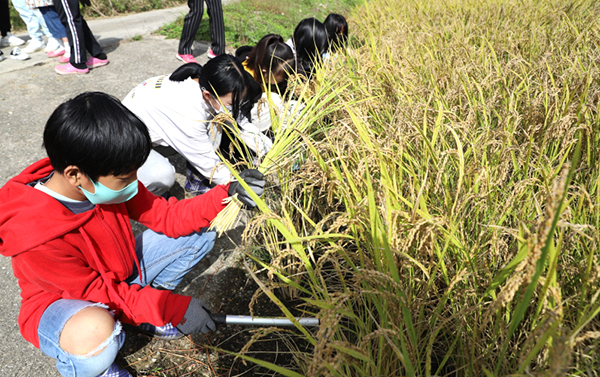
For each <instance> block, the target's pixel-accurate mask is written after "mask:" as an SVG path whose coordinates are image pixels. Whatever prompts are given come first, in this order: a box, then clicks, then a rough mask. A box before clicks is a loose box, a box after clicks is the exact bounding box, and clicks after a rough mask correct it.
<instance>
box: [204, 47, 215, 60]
mask: <svg viewBox="0 0 600 377" xmlns="http://www.w3.org/2000/svg"><path fill="white" fill-rule="evenodd" d="M206 56H207V57H208V58H209V59H213V58H216V57H217V54H215V53H214V52H213V50H212V48H209V49H208V51H206Z"/></svg>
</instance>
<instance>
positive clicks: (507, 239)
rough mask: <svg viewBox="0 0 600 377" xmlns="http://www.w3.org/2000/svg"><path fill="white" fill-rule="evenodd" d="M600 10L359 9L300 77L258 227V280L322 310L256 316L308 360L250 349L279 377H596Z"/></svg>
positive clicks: (417, 5) (398, 2)
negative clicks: (282, 324)
mask: <svg viewBox="0 0 600 377" xmlns="http://www.w3.org/2000/svg"><path fill="white" fill-rule="evenodd" d="M599 18H600V3H598V2H597V1H593V0H560V1H559V0H495V1H492V0H445V1H442V0H371V1H369V2H367V3H365V4H364V5H363V6H361V7H359V8H357V9H355V10H354V12H353V13H352V14H351V15H350V16H349V17H348V20H349V23H350V35H351V40H350V45H349V47H348V50H347V51H346V52H344V53H339V54H337V55H335V56H332V57H331V58H329V59H328V60H326V62H325V63H324V64H323V66H322V67H320V68H319V69H318V71H317V73H316V75H315V77H314V79H313V80H312V81H311V82H310V84H309V85H303V84H297V87H296V88H295V90H296V95H297V97H298V98H299V99H301V100H302V101H303V102H304V103H305V104H306V106H305V107H304V108H303V109H301V110H297V111H296V114H295V115H294V116H292V117H291V118H289V119H287V120H285V125H286V127H285V128H284V127H283V126H284V121H282V122H281V123H280V125H279V127H280V130H279V131H278V136H277V137H278V141H277V142H276V143H275V147H274V150H273V151H272V152H271V153H270V154H269V155H268V156H267V159H266V160H265V161H263V164H262V165H261V168H262V169H263V171H265V172H267V173H270V174H269V177H270V179H271V182H272V186H271V188H270V189H269V190H268V191H267V193H266V195H265V198H264V199H265V200H264V201H259V204H260V206H259V207H260V214H258V215H257V216H255V218H254V220H253V221H252V223H251V224H249V226H248V227H247V229H246V233H245V236H246V239H247V243H248V246H249V247H251V248H252V252H251V253H249V255H250V256H251V257H252V258H254V260H255V263H256V265H257V266H258V268H262V269H264V270H266V271H267V272H268V276H269V279H268V281H267V282H266V283H265V282H261V283H260V285H261V290H260V292H258V294H264V295H267V296H268V297H270V298H271V300H273V301H274V302H275V303H276V304H277V305H279V307H280V309H281V311H282V313H284V314H288V315H290V316H291V314H290V311H291V309H292V308H288V307H286V304H285V301H286V300H301V301H302V302H303V304H302V305H300V306H299V307H295V308H293V309H294V310H298V309H300V310H303V311H304V313H305V314H304V315H306V316H317V317H319V318H320V320H321V326H320V327H319V328H318V329H311V328H302V327H301V326H300V325H298V326H297V329H296V331H295V334H296V336H295V339H296V340H295V341H290V340H289V339H290V338H289V336H288V335H287V334H289V330H275V329H263V330H258V331H257V333H256V334H255V340H256V341H258V340H259V339H260V337H261V336H263V335H264V336H266V335H267V334H269V335H272V334H273V332H274V331H280V333H281V337H282V339H287V340H286V343H287V344H288V346H289V348H290V349H291V350H292V351H293V364H294V367H287V368H284V367H282V366H278V365H275V364H269V363H268V362H266V361H261V360H258V359H256V358H253V357H250V356H247V355H246V356H244V355H243V353H242V356H241V357H242V358H246V359H247V360H249V361H252V362H255V363H258V364H261V365H262V366H264V367H267V368H270V369H271V370H272V371H273V373H275V374H278V375H285V376H507V375H510V376H558V375H560V376H563V375H567V376H598V375H599V374H600V357H599V355H598V352H599V338H600V322H599V320H598V313H599V312H600V299H599V296H600V289H599V287H600V283H599V278H600V265H599V263H598V262H599V261H598V259H599V241H600V234H599V228H600V196H599V195H598V190H599V189H600V174H599V172H600V165H599V157H600V113H599V110H598V103H599V99H600V85H599V82H600V69H599V64H600V51H599V47H600V19H599ZM291 85H293V83H292V84H291ZM272 115H273V114H272ZM274 115H276V117H277V115H279V114H274ZM283 118H284V117H282V116H279V119H283ZM298 342H300V343H302V344H304V345H308V347H305V346H303V347H296V346H295V344H296V343H298Z"/></svg>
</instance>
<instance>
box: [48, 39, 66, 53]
mask: <svg viewBox="0 0 600 377" xmlns="http://www.w3.org/2000/svg"><path fill="white" fill-rule="evenodd" d="M59 48H63V47H62V44H61V43H60V41H59V40H58V39H56V38H54V37H50V38H48V43H46V47H45V48H44V52H50V51H54V50H58V49H59ZM63 49H64V48H63Z"/></svg>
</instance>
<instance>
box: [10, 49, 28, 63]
mask: <svg viewBox="0 0 600 377" xmlns="http://www.w3.org/2000/svg"><path fill="white" fill-rule="evenodd" d="M10 58H11V59H13V60H27V59H29V54H26V53H24V52H23V51H21V49H20V48H18V47H15V48H13V49H12V51H11V52H10Z"/></svg>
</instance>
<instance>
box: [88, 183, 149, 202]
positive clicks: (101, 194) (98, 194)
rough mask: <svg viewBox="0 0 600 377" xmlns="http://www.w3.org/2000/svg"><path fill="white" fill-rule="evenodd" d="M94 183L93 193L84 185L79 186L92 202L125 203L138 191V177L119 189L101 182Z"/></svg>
mask: <svg viewBox="0 0 600 377" xmlns="http://www.w3.org/2000/svg"><path fill="white" fill-rule="evenodd" d="M92 183H93V184H94V193H93V194H92V193H91V192H89V191H86V190H85V189H84V188H83V187H81V186H79V188H80V189H81V191H83V194H84V195H85V197H86V198H88V200H89V201H90V202H92V204H117V203H124V202H126V201H128V200H129V199H131V198H133V197H134V196H135V194H137V192H138V181H137V179H136V180H135V181H133V182H131V183H130V184H128V185H127V186H126V187H125V188H123V189H121V190H119V191H115V190H111V189H109V188H108V187H106V186H104V185H103V184H102V183H100V182H94V181H92Z"/></svg>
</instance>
